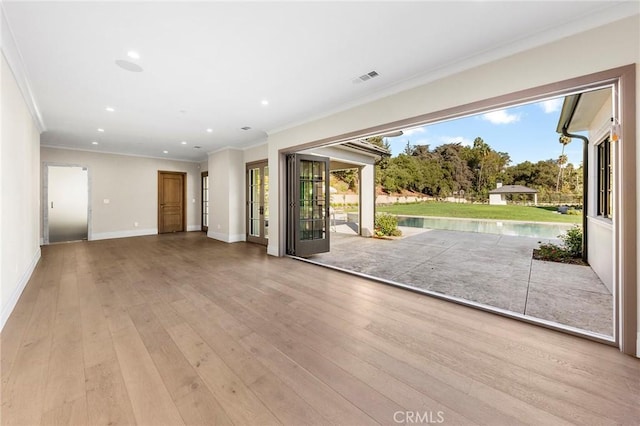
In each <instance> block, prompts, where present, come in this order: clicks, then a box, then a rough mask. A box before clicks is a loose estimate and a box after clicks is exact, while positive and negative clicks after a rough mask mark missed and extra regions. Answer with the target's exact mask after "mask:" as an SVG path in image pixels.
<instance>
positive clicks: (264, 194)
mask: <svg viewBox="0 0 640 426" xmlns="http://www.w3.org/2000/svg"><path fill="white" fill-rule="evenodd" d="M268 240H269V166H268V165H267V162H266V161H261V162H257V163H249V164H247V241H249V242H252V243H258V244H263V245H267V242H268Z"/></svg>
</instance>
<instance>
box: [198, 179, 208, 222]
mask: <svg viewBox="0 0 640 426" xmlns="http://www.w3.org/2000/svg"><path fill="white" fill-rule="evenodd" d="M200 187H201V189H202V194H201V197H200V199H201V200H202V206H201V211H202V222H201V226H200V229H201V230H202V231H204V232H207V231H209V171H206V172H202V173H201V174H200Z"/></svg>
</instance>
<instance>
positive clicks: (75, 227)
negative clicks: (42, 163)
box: [44, 165, 89, 244]
mask: <svg viewBox="0 0 640 426" xmlns="http://www.w3.org/2000/svg"><path fill="white" fill-rule="evenodd" d="M45 176H46V182H45V184H46V185H45V186H46V191H45V194H46V202H45V209H44V243H45V244H51V243H60V242H68V241H81V240H87V239H88V237H89V226H88V225H89V172H88V170H87V168H86V167H82V166H64V165H47V166H46V174H45Z"/></svg>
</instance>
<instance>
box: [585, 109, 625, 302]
mask: <svg viewBox="0 0 640 426" xmlns="http://www.w3.org/2000/svg"><path fill="white" fill-rule="evenodd" d="M611 115H612V105H611V97H609V99H608V100H606V101H605V102H604V104H603V105H602V107H601V108H600V110H599V111H598V113H597V114H596V115H595V116H594V118H593V121H592V122H591V123H590V124H589V152H588V156H589V176H590V179H589V189H588V191H587V192H588V194H587V199H588V200H589V203H588V204H587V206H586V211H587V239H588V241H587V247H588V248H587V255H588V260H589V264H590V265H591V269H593V271H594V272H595V273H596V274H597V275H598V277H600V279H601V280H602V282H603V283H604V285H605V286H606V287H607V288H608V289H609V291H610V292H612V293H613V282H614V279H613V276H614V241H613V240H614V238H613V229H614V222H613V220H611V219H605V218H602V217H598V215H597V214H598V211H597V202H598V173H599V171H598V160H597V154H596V153H597V149H598V148H597V146H596V144H597V143H598V142H600V141H602V140H603V139H604V138H605V137H607V136H608V135H609V129H610V123H611ZM576 142H579V141H576ZM579 143H580V142H579ZM611 148H612V149H616V145H615V144H611ZM614 167H615V164H614Z"/></svg>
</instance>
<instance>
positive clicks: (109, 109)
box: [105, 107, 115, 112]
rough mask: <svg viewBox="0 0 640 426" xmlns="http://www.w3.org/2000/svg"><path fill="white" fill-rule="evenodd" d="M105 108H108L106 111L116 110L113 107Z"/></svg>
mask: <svg viewBox="0 0 640 426" xmlns="http://www.w3.org/2000/svg"><path fill="white" fill-rule="evenodd" d="M105 110H106V111H109V112H113V111H115V109H113V108H112V107H106V108H105Z"/></svg>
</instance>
